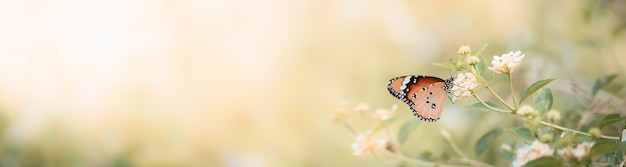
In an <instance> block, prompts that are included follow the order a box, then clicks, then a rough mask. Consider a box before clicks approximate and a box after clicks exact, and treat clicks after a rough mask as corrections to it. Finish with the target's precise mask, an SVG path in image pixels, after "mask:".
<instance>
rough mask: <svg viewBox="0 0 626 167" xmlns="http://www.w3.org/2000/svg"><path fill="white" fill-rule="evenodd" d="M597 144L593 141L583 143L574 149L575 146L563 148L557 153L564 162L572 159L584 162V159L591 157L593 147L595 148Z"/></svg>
mask: <svg viewBox="0 0 626 167" xmlns="http://www.w3.org/2000/svg"><path fill="white" fill-rule="evenodd" d="M594 144H595V143H594V142H593V141H591V142H589V141H586V142H582V143H580V144H578V145H577V146H576V148H574V147H573V146H569V147H566V148H562V149H559V150H557V153H558V154H559V156H561V158H563V159H564V160H567V161H570V160H572V159H574V158H575V159H576V160H577V161H578V162H580V161H582V159H583V157H585V156H587V155H589V152H590V151H591V147H593V145H594Z"/></svg>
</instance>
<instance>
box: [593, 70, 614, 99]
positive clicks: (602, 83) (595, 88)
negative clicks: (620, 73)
mask: <svg viewBox="0 0 626 167" xmlns="http://www.w3.org/2000/svg"><path fill="white" fill-rule="evenodd" d="M616 77H617V74H611V75H607V76H604V77H602V78H600V79H598V80H597V81H596V83H595V84H593V87H591V94H592V95H593V96H595V95H596V93H598V91H599V90H600V89H602V88H604V87H605V86H607V85H608V84H609V83H611V81H613V80H615V78H616Z"/></svg>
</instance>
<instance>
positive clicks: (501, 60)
mask: <svg viewBox="0 0 626 167" xmlns="http://www.w3.org/2000/svg"><path fill="white" fill-rule="evenodd" d="M524 56H525V55H524V54H522V52H520V51H516V52H509V53H507V54H503V55H502V56H493V60H492V61H491V65H493V66H492V67H489V70H491V71H493V72H495V73H498V74H502V73H504V74H508V73H511V72H513V70H515V69H516V68H517V67H519V65H520V64H521V63H522V59H523V58H524Z"/></svg>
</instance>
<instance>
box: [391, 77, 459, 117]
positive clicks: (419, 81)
mask: <svg viewBox="0 0 626 167" xmlns="http://www.w3.org/2000/svg"><path fill="white" fill-rule="evenodd" d="M453 80H454V78H450V79H447V80H443V79H441V78H437V77H431V76H414V75H409V76H400V77H395V78H393V79H391V80H389V84H388V85H387V89H388V90H389V93H391V95H393V96H395V97H396V98H398V99H400V100H402V101H403V102H404V103H406V104H408V105H409V108H411V110H412V111H413V115H415V116H416V117H417V118H419V119H420V120H422V121H427V122H435V121H437V120H439V118H441V112H442V111H443V106H444V105H445V104H446V97H448V93H450V89H452V81H453Z"/></svg>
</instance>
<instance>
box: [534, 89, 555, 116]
mask: <svg viewBox="0 0 626 167" xmlns="http://www.w3.org/2000/svg"><path fill="white" fill-rule="evenodd" d="M535 109H537V110H539V112H540V113H541V114H544V113H545V112H546V111H548V110H550V109H552V91H551V90H550V88H543V89H541V90H540V91H539V92H538V93H537V96H535Z"/></svg>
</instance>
